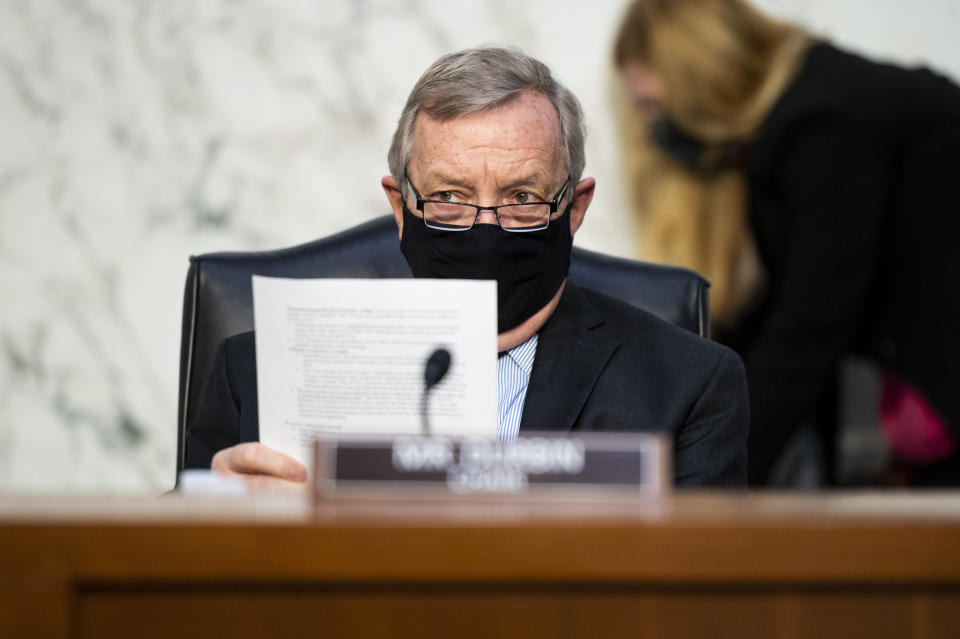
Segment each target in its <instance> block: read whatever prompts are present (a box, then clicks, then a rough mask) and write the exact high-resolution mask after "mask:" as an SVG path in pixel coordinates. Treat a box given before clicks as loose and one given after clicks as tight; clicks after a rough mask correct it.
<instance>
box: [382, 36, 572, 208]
mask: <svg viewBox="0 0 960 639" xmlns="http://www.w3.org/2000/svg"><path fill="white" fill-rule="evenodd" d="M524 91H535V92H537V93H540V94H542V95H544V96H545V97H546V98H547V99H549V100H550V102H551V103H552V104H553V108H554V109H555V110H556V112H557V116H558V118H559V120H560V136H561V140H562V141H563V142H562V144H563V158H564V160H565V161H566V164H567V172H568V173H569V174H570V181H571V185H572V186H573V185H576V184H577V182H579V181H580V175H581V173H583V167H584V164H585V161H586V160H585V156H584V152H583V144H584V140H585V138H586V127H585V126H584V123H583V110H582V109H581V108H580V102H579V101H578V100H577V98H576V96H575V95H573V93H572V92H571V91H570V89H568V88H567V87H565V86H564V85H562V84H561V83H560V82H558V81H557V80H556V79H555V78H554V77H553V74H551V73H550V68H549V67H547V65H545V64H544V63H542V62H540V61H539V60H537V59H535V58H531V57H530V56H528V55H526V54H524V53H522V52H520V51H518V50H515V49H504V48H495V47H483V48H477V49H465V50H463V51H458V52H456V53H450V54H447V55H445V56H443V57H441V58H440V59H438V60H437V61H436V62H434V63H433V64H432V65H430V67H429V68H428V69H427V70H426V71H424V73H423V75H422V76H420V79H419V80H418V81H417V84H416V85H414V87H413V90H412V91H410V96H409V97H408V98H407V104H406V106H404V107H403V113H402V114H401V115H400V121H399V122H398V123H397V130H396V131H395V132H394V134H393V142H392V143H391V144H390V151H389V152H388V154H387V162H388V163H389V165H390V173H391V175H393V178H394V179H395V180H396V181H397V184H399V185H400V187H401V189H402V188H404V186H405V185H404V182H405V178H404V172H405V171H406V168H407V163H408V162H409V161H410V154H411V153H412V152H413V133H414V124H415V122H416V119H417V115H418V114H419V113H420V112H421V111H422V112H424V113H426V114H427V115H429V116H430V117H432V118H436V119H437V120H442V121H445V120H452V119H454V118H458V117H461V116H464V115H470V114H472V113H479V112H482V111H489V110H490V109H494V108H496V107H498V106H501V105H503V104H506V103H508V102H510V101H511V100H513V99H515V98H516V97H518V96H519V95H520V94H521V93H523V92H524ZM569 192H571V193H572V192H573V189H572V188H571V189H569Z"/></svg>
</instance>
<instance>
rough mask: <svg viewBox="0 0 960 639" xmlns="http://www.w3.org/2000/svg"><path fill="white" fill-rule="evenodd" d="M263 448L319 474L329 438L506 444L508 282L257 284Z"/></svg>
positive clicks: (300, 281) (257, 279) (262, 280)
mask: <svg viewBox="0 0 960 639" xmlns="http://www.w3.org/2000/svg"><path fill="white" fill-rule="evenodd" d="M253 301H254V324H255V327H256V351H257V396H258V401H259V419H260V441H261V442H262V443H263V444H264V445H266V446H269V447H270V448H273V449H276V450H279V451H281V452H283V453H286V454H287V455H290V456H292V457H294V458H296V459H298V460H299V461H300V462H302V463H303V464H304V465H306V466H307V468H310V467H311V465H312V464H311V461H312V443H313V440H314V439H315V438H316V437H318V436H326V437H357V436H360V437H364V436H369V437H387V436H394V435H416V434H420V432H421V406H420V402H421V396H422V394H423V389H424V366H425V364H426V361H427V359H428V358H429V357H430V355H431V354H432V353H433V352H434V351H435V350H436V349H437V348H445V349H447V350H448V351H449V352H450V354H451V364H450V370H449V371H448V372H447V374H446V376H445V377H444V378H443V379H442V380H441V381H440V383H438V384H437V385H436V387H434V389H433V390H431V392H430V395H429V398H430V399H429V402H428V406H427V409H428V414H429V417H430V426H431V430H432V432H433V433H434V434H441V435H456V436H465V435H472V436H479V437H491V438H494V437H496V432H497V412H496V411H497V409H496V406H497V310H496V309H497V292H496V282H493V281H481V280H433V279H369V280H368V279H282V278H271V277H262V276H256V275H255V276H254V277H253Z"/></svg>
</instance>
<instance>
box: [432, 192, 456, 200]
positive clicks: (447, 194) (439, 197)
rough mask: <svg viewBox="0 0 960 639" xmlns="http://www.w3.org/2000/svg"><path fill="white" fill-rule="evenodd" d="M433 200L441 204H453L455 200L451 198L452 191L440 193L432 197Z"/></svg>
mask: <svg viewBox="0 0 960 639" xmlns="http://www.w3.org/2000/svg"><path fill="white" fill-rule="evenodd" d="M434 199H437V200H440V201H441V202H454V201H455V200H456V198H454V197H453V191H440V192H439V193H437V194H436V196H434Z"/></svg>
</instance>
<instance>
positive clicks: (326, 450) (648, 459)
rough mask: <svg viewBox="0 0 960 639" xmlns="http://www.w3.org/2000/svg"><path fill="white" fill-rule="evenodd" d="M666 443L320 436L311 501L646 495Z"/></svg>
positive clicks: (663, 485) (653, 492) (660, 476)
mask: <svg viewBox="0 0 960 639" xmlns="http://www.w3.org/2000/svg"><path fill="white" fill-rule="evenodd" d="M670 450H671V449H670V442H669V439H668V438H666V437H664V436H662V435H654V434H590V435H585V436H577V437H572V436H558V435H555V434H547V433H531V434H525V435H524V436H522V437H518V438H516V439H513V440H507V441H496V440H487V439H475V438H449V437H397V438H394V439H384V440H373V439H352V440H347V439H321V440H318V442H317V447H316V472H315V494H316V497H317V499H320V500H323V499H332V498H340V497H344V498H347V497H351V498H352V497H376V498H383V497H390V496H397V497H402V496H413V495H416V496H417V497H421V496H441V497H442V496H458V495H472V496H483V495H495V496H500V497H504V496H509V497H519V498H524V497H527V496H529V497H533V498H536V499H542V498H557V499H560V500H567V499H604V498H606V497H618V498H623V497H628V498H633V499H654V498H657V497H660V496H663V495H665V494H666V493H668V492H669V489H670V485H671V482H672V472H671V464H670Z"/></svg>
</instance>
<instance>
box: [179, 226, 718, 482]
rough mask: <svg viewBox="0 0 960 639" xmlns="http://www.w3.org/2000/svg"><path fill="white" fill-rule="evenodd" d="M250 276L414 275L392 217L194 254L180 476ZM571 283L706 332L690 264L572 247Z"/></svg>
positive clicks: (246, 309)
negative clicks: (313, 235)
mask: <svg viewBox="0 0 960 639" xmlns="http://www.w3.org/2000/svg"><path fill="white" fill-rule="evenodd" d="M252 275H272V276H276V277H410V269H409V268H408V267H407V263H406V261H405V260H404V259H403V255H402V254H401V253H400V242H399V241H398V239H397V227H396V224H395V223H394V219H393V216H391V215H387V216H383V217H380V218H376V219H374V220H371V221H369V222H366V223H364V224H361V225H359V226H356V227H353V228H351V229H348V230H346V231H343V232H342V233H338V234H336V235H332V236H330V237H327V238H323V239H320V240H316V241H313V242H309V243H307V244H300V245H298V246H293V247H290V248H285V249H280V250H276V251H256V252H229V253H208V254H205V255H199V256H194V257H191V258H190V270H189V271H188V272H187V282H186V287H185V290H184V296H183V329H182V333H181V342H180V402H179V412H178V415H177V426H178V435H177V474H179V472H180V470H181V469H182V468H183V452H184V451H183V439H184V437H183V436H184V432H185V429H186V427H187V425H188V424H190V423H191V422H192V421H193V418H194V415H195V413H196V407H197V397H198V396H199V394H200V387H201V386H202V385H203V381H204V380H205V379H206V377H207V374H208V373H209V372H210V367H211V366H212V365H213V356H214V353H215V352H216V348H217V344H219V343H220V341H221V340H223V339H225V338H227V337H229V336H231V335H235V334H237V333H242V332H245V331H250V330H253V302H252V297H253V295H252V288H251V284H250V282H251V280H250V278H251V276H252ZM570 281H571V282H574V283H575V284H577V285H578V286H583V287H586V288H591V289H593V290H596V291H599V292H601V293H605V294H607V295H610V296H612V297H616V298H619V299H621V300H623V301H625V302H628V303H630V304H633V305H635V306H637V307H639V308H642V309H644V310H646V311H649V312H651V313H653V314H654V315H657V316H658V317H660V318H662V319H665V320H667V321H669V322H672V323H673V324H675V325H677V326H680V327H681V328H685V329H687V330H689V331H692V332H694V333H696V334H698V335H701V336H703V337H709V310H708V308H709V307H708V288H709V286H710V284H709V282H707V281H706V280H705V279H704V278H702V277H701V276H699V275H697V274H696V273H694V272H693V271H689V270H687V269H682V268H677V267H671V266H661V265H656V264H647V263H644V262H636V261H633V260H627V259H623V258H616V257H610V256H607V255H602V254H600V253H595V252H593V251H586V250H583V249H579V248H576V247H574V249H573V254H572V256H571V261H570Z"/></svg>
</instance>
